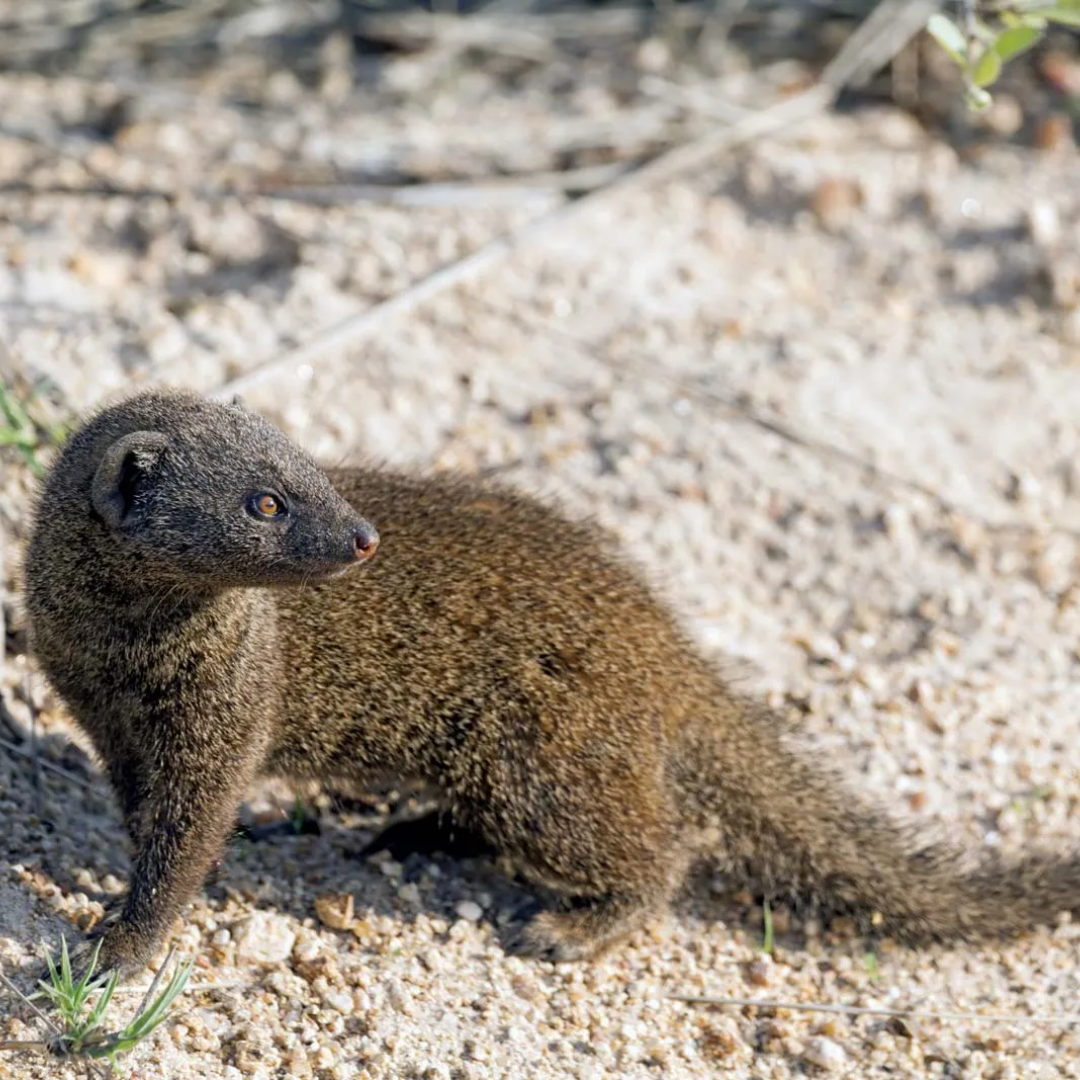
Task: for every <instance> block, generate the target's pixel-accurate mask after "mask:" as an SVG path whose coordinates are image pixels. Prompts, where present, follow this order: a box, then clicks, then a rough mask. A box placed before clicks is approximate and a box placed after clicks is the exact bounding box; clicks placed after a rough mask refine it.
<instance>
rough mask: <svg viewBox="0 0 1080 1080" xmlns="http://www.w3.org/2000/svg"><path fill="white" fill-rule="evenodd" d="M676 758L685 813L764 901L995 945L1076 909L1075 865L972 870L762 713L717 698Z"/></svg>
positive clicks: (1035, 861)
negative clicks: (993, 940) (992, 940)
mask: <svg viewBox="0 0 1080 1080" xmlns="http://www.w3.org/2000/svg"><path fill="white" fill-rule="evenodd" d="M719 709H721V710H722V713H717V714H714V715H713V716H712V717H711V718H708V719H704V720H702V721H701V722H700V723H699V724H696V725H693V726H692V727H691V728H690V729H689V730H687V731H685V733H684V737H683V743H682V745H681V746H680V747H679V752H678V754H677V755H676V761H675V769H674V775H673V777H672V779H673V781H674V784H675V787H676V790H677V791H678V792H679V793H680V795H681V797H682V800H683V809H684V812H685V813H686V814H687V815H688V817H689V818H697V819H698V820H700V821H701V822H702V823H703V824H708V825H710V826H711V827H713V828H715V827H719V829H720V832H721V834H722V835H721V846H722V849H723V850H722V852H721V855H722V857H724V858H726V860H727V861H728V862H729V863H730V864H731V866H732V867H733V868H740V869H741V868H745V869H746V870H748V871H749V874H750V876H751V878H752V880H753V881H754V882H755V883H756V884H758V885H759V886H760V887H761V889H762V890H763V891H764V892H765V893H766V894H768V895H772V896H774V897H777V896H779V895H781V894H788V895H790V896H791V897H792V898H800V899H811V900H814V901H816V902H818V903H820V904H821V906H822V907H824V908H825V909H826V910H831V911H833V912H839V911H843V912H850V913H853V914H856V915H858V916H859V917H860V918H861V920H863V921H864V925H865V924H869V923H872V924H874V925H876V926H879V927H880V928H881V929H882V930H884V931H885V932H888V933H891V934H894V935H895V936H897V937H899V938H901V939H903V940H907V941H919V940H924V941H925V940H927V939H932V940H948V939H956V938H961V939H963V938H979V937H1001V936H1005V935H1009V934H1012V933H1015V932H1018V931H1021V930H1025V929H1030V928H1032V927H1034V926H1037V925H1042V924H1052V923H1053V922H1054V921H1055V918H1056V916H1057V915H1058V913H1059V912H1062V911H1080V855H1077V854H1070V855H1063V856H1056V855H1053V854H1049V853H1036V854H1033V855H1029V856H1027V857H1024V858H1020V859H1016V860H1014V861H1008V860H1005V859H999V858H990V859H986V860H983V861H973V860H972V859H971V858H970V856H968V857H966V858H965V856H964V855H963V854H962V853H960V852H958V851H957V850H956V849H955V848H953V847H951V846H949V845H945V844H940V843H931V842H927V840H926V839H925V837H923V838H921V839H920V836H919V831H918V830H917V829H916V828H915V827H914V826H911V825H906V824H904V823H902V822H900V821H898V820H897V819H895V818H893V817H891V816H890V815H889V814H887V813H885V812H883V811H882V810H881V809H880V808H878V807H875V806H874V805H873V803H872V802H871V801H870V800H868V799H865V798H863V797H861V796H860V795H857V794H856V793H855V792H854V790H853V789H852V787H851V786H850V784H848V783H846V782H845V781H844V780H843V779H842V778H841V776H840V775H839V774H838V773H837V772H836V771H835V770H834V769H832V768H830V767H829V766H828V765H827V764H826V763H824V762H823V761H822V760H821V759H820V758H819V757H817V756H815V755H813V754H812V752H810V751H808V750H806V749H805V748H801V747H799V746H798V745H797V743H796V742H795V741H794V740H793V739H792V737H791V735H790V734H788V733H786V732H785V725H784V723H783V721H782V720H780V719H779V718H778V717H776V716H775V715H774V714H772V713H770V712H769V711H767V710H766V709H764V708H763V707H761V706H758V705H755V704H752V703H749V702H744V701H742V700H740V699H734V698H733V699H730V700H725V701H723V702H722V703H721V704H720V705H719Z"/></svg>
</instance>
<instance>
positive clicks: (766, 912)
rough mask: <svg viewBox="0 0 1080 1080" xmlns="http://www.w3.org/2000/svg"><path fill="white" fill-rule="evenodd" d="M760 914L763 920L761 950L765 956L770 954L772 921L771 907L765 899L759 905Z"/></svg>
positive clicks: (771, 948) (771, 947) (771, 949)
mask: <svg viewBox="0 0 1080 1080" xmlns="http://www.w3.org/2000/svg"><path fill="white" fill-rule="evenodd" d="M761 914H762V917H763V919H764V922H765V934H764V937H763V939H762V942H761V951H762V952H763V953H765V955H766V956H771V955H772V951H773V921H772V908H771V907H769V901H768V900H766V901H765V902H764V904H762V906H761Z"/></svg>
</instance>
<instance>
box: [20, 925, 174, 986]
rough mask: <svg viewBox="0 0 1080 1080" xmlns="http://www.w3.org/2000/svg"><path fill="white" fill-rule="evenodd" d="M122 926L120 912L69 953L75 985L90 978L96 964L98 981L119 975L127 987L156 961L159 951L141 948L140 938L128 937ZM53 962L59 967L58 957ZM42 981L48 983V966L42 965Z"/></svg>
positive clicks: (95, 976)
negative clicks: (88, 972) (83, 978)
mask: <svg viewBox="0 0 1080 1080" xmlns="http://www.w3.org/2000/svg"><path fill="white" fill-rule="evenodd" d="M118 922H119V912H118V913H117V914H116V915H115V916H114V917H113V918H112V919H107V920H105V922H103V923H101V924H99V925H98V927H97V928H96V930H95V932H94V933H93V934H90V935H89V936H88V937H86V938H85V939H84V940H83V941H80V942H79V943H78V944H77V945H75V946H74V947H73V948H71V949H70V950H69V955H70V958H71V973H72V978H73V979H74V981H75V982H78V981H79V980H80V979H81V978H82V977H83V976H84V975H85V974H86V972H87V971H88V970H89V968H90V964H91V962H93V963H94V971H93V976H92V977H93V978H94V980H98V979H106V978H108V977H109V976H110V975H111V974H112V973H113V972H116V974H117V976H118V978H119V981H120V982H121V983H126V982H129V981H130V980H131V979H133V978H135V977H136V976H137V975H138V974H139V973H140V972H142V971H143V969H144V968H145V967H146V965H147V963H149V961H150V960H151V959H152V958H153V955H154V952H155V949H154V948H153V947H147V946H146V945H140V944H139V942H138V939H137V938H135V937H134V936H132V935H130V934H124V932H123V929H122V927H121V926H118V925H116V924H117V923H118ZM99 942H100V943H101V947H100V949H99V948H98V943H99ZM95 952H96V953H97V956H96V959H95ZM53 960H54V963H55V962H56V957H55V956H54V957H53ZM41 978H42V979H43V980H44V981H45V982H48V980H49V973H48V965H42V969H41Z"/></svg>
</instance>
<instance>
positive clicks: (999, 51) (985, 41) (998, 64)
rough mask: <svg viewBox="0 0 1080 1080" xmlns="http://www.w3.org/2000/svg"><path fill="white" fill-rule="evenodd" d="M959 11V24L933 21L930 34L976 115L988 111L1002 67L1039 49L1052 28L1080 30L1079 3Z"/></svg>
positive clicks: (973, 6) (971, 4)
mask: <svg viewBox="0 0 1080 1080" xmlns="http://www.w3.org/2000/svg"><path fill="white" fill-rule="evenodd" d="M960 9H961V10H960V17H959V19H958V20H954V19H950V18H949V17H948V16H947V15H943V14H941V13H940V12H939V13H936V14H934V15H931V16H930V19H929V21H928V22H927V24H926V29H927V30H928V31H929V33H930V35H931V37H933V39H934V40H935V41H936V42H937V43H938V45H940V46H941V48H942V49H944V50H945V52H946V53H947V54H948V55H949V56H950V57H951V58H952V60H953V62H954V63H955V64H956V66H957V67H958V68H959V69H960V73H961V75H962V76H963V78H964V86H965V88H966V90H967V101H968V106H969V107H970V108H971V109H972V110H974V111H976V112H981V111H982V110H983V109H986V108H988V107H989V105H990V103H991V100H992V99H991V97H990V92H989V90H988V89H987V87H990V86H993V85H994V83H996V82H997V80H998V78H999V76H1000V75H1001V70H1002V68H1003V66H1004V65H1005V64H1006V63H1007V62H1008V61H1009V60H1012V59H1013V58H1014V57H1017V56H1019V55H1020V54H1021V53H1025V52H1027V51H1028V49H1030V48H1032V47H1033V46H1034V45H1036V44H1037V43H1038V42H1039V40H1040V39H1041V38H1042V37H1043V35H1044V34H1045V33H1046V31H1047V29H1048V28H1049V26H1050V25H1051V24H1054V23H1057V24H1059V25H1061V26H1074V27H1080V0H1057V2H1056V3H1047V2H1046V0H1041V2H1039V0H1011V2H1002V3H993V2H991V3H984V4H978V3H976V0H964V2H963V3H962V4H961V5H960ZM980 12H984V13H985V15H986V17H985V18H984V17H982V14H981V13H980Z"/></svg>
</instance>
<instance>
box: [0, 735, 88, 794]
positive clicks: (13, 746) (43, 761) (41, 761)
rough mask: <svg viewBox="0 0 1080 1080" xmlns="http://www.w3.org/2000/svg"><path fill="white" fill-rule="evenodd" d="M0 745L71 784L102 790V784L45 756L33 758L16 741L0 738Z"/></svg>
mask: <svg viewBox="0 0 1080 1080" xmlns="http://www.w3.org/2000/svg"><path fill="white" fill-rule="evenodd" d="M0 746H2V747H3V748H4V749H5V750H9V751H10V752H11V753H13V754H18V755H19V756H20V757H24V758H29V759H30V760H31V761H36V762H37V765H38V766H40V767H41V768H42V769H48V770H49V772H54V773H56V774H57V776H62V777H64V779H66V780H70V781H71V782H72V783H73V784H78V785H79V787H81V788H85V789H86V790H87V791H100V790H104V785H103V784H96V783H94V782H93V781H92V780H84V779H83V778H82V777H81V776H76V775H75V774H74V773H73V772H68V770H67V769H62V768H61V767H60V766H59V765H54V764H53V763H52V762H51V761H49V760H48V759H47V758H41V757H38V758H35V756H34V754H32V753H31V752H30V751H29V750H24V749H23V748H22V747H21V746H19V745H18V744H17V743H13V742H9V741H8V740H7V739H0Z"/></svg>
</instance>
